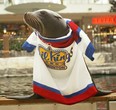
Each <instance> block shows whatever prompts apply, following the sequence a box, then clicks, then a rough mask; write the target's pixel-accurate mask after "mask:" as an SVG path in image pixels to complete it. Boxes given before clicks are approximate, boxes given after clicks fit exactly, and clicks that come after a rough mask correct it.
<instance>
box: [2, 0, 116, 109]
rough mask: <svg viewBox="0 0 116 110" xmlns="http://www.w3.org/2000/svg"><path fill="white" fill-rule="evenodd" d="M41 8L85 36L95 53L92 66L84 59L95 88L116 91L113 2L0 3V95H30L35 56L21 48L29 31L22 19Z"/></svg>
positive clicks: (50, 0) (47, 0)
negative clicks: (80, 31) (61, 18)
mask: <svg viewBox="0 0 116 110" xmlns="http://www.w3.org/2000/svg"><path fill="white" fill-rule="evenodd" d="M43 8H44V9H50V10H53V11H56V12H58V13H59V14H61V15H62V16H63V17H64V18H70V19H72V20H73V21H74V22H75V23H76V24H77V25H79V26H80V27H81V28H82V29H83V30H84V31H85V32H86V33H87V35H88V36H89V38H90V39H91V41H92V43H93V45H94V46H95V50H96V51H95V60H94V61H93V62H91V61H89V60H88V59H87V58H85V59H86V62H87V65H88V66H89V69H90V72H91V74H92V77H93V78H94V81H95V84H96V85H97V87H98V88H99V89H103V90H113V91H116V0H0V95H1V96H4V95H25V94H26V95H27V94H31V93H32V71H33V70H32V68H33V55H34V52H31V53H27V52H26V51H25V50H23V49H22V47H21V46H22V44H23V43H24V41H25V40H26V39H27V38H28V36H29V35H30V34H31V32H32V30H31V29H30V28H29V27H27V26H26V25H25V24H24V22H23V15H24V13H25V12H27V11H35V10H38V9H43ZM103 107H105V106H103ZM100 110H102V109H101V108H100Z"/></svg>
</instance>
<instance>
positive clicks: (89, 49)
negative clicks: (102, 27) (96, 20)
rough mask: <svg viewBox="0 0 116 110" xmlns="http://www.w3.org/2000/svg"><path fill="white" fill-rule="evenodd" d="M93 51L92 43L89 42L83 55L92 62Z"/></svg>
mask: <svg viewBox="0 0 116 110" xmlns="http://www.w3.org/2000/svg"><path fill="white" fill-rule="evenodd" d="M94 51H95V48H94V47H93V45H92V43H91V42H90V43H89V45H88V46H87V49H86V51H85V55H86V56H87V57H88V58H89V59H91V60H92V61H93V60H94V58H93V53H94Z"/></svg>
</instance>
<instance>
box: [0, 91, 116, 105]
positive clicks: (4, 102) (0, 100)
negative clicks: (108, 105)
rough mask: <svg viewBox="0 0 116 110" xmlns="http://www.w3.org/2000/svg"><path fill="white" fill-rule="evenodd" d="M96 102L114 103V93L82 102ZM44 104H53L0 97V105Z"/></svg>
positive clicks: (115, 99)
mask: <svg viewBox="0 0 116 110" xmlns="http://www.w3.org/2000/svg"><path fill="white" fill-rule="evenodd" d="M98 101H116V93H111V94H109V95H105V96H96V97H91V98H89V99H87V100H85V101H83V102H85V103H94V102H98ZM37 103H38V104H44V103H55V102H53V101H50V100H48V99H29V100H15V99H7V98H5V97H0V105H20V104H37Z"/></svg>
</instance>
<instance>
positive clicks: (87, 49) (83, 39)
mask: <svg viewBox="0 0 116 110" xmlns="http://www.w3.org/2000/svg"><path fill="white" fill-rule="evenodd" d="M77 34H78V36H79V39H78V41H77V43H78V45H79V48H80V49H81V51H82V52H83V53H84V54H85V55H86V56H87V57H88V58H89V59H90V60H92V61H93V60H94V57H93V54H94V52H95V48H94V46H93V44H92V42H91V41H90V39H89V37H88V36H87V34H86V33H85V32H84V31H83V30H82V29H81V28H80V27H78V29H77Z"/></svg>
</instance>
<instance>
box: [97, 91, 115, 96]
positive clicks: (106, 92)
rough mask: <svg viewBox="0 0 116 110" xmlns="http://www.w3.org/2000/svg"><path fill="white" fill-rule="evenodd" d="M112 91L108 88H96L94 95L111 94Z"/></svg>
mask: <svg viewBox="0 0 116 110" xmlns="http://www.w3.org/2000/svg"><path fill="white" fill-rule="evenodd" d="M112 92H113V91H110V90H98V93H97V94H96V95H95V96H104V95H108V94H111V93H112Z"/></svg>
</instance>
